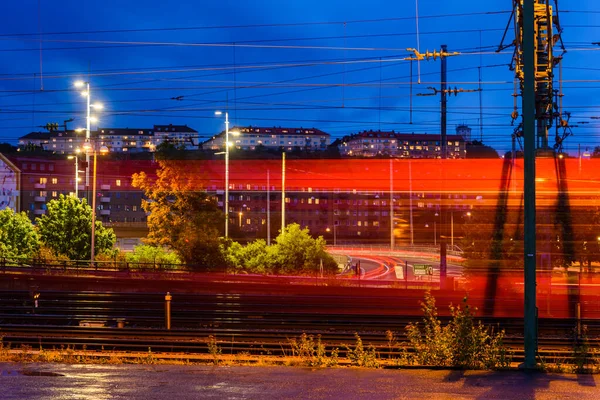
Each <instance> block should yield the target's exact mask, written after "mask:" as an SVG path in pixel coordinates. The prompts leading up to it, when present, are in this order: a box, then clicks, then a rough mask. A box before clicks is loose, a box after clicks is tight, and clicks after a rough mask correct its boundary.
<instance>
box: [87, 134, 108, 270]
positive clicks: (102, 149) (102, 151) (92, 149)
mask: <svg viewBox="0 0 600 400" xmlns="http://www.w3.org/2000/svg"><path fill="white" fill-rule="evenodd" d="M83 148H84V150H85V152H86V154H87V155H89V153H90V152H93V154H94V170H93V176H94V180H93V183H92V244H91V247H92V248H91V262H92V266H93V265H94V261H95V258H96V257H95V256H96V252H95V244H96V160H97V154H98V152H97V151H96V146H92V145H91V143H90V142H89V141H86V142H85V143H84V145H83ZM106 153H108V147H106V146H102V147H100V154H106Z"/></svg>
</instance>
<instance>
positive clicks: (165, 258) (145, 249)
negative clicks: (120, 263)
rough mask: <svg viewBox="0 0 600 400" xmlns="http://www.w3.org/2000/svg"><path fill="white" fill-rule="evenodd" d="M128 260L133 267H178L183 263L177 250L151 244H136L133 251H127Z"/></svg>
mask: <svg viewBox="0 0 600 400" xmlns="http://www.w3.org/2000/svg"><path fill="white" fill-rule="evenodd" d="M126 260H127V262H128V263H130V264H132V265H131V267H133V268H135V267H136V266H138V267H141V268H144V267H146V268H159V269H176V268H177V267H178V266H179V265H181V260H180V259H179V257H178V256H177V254H176V253H175V252H173V251H168V250H165V249H164V248H162V247H155V246H149V245H139V246H135V247H134V249H133V252H132V253H127V255H126Z"/></svg>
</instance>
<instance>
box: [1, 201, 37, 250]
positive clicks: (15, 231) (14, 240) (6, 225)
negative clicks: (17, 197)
mask: <svg viewBox="0 0 600 400" xmlns="http://www.w3.org/2000/svg"><path fill="white" fill-rule="evenodd" d="M39 247H40V238H39V235H38V234H37V232H36V230H35V228H34V226H33V224H32V223H31V220H30V219H29V218H28V217H27V214H25V213H24V212H21V213H15V212H14V211H13V210H12V209H10V208H6V209H4V210H1V211H0V257H2V258H15V257H25V258H28V257H31V256H33V255H35V254H36V253H37V251H38V249H39Z"/></svg>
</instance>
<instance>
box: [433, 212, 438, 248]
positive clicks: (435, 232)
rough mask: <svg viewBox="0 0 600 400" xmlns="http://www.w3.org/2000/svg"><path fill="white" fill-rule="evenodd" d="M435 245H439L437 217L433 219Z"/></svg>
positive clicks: (436, 214)
mask: <svg viewBox="0 0 600 400" xmlns="http://www.w3.org/2000/svg"><path fill="white" fill-rule="evenodd" d="M435 216H436V217H438V216H439V214H438V213H437V212H436V213H435ZM433 245H434V246H437V218H436V219H434V220H433Z"/></svg>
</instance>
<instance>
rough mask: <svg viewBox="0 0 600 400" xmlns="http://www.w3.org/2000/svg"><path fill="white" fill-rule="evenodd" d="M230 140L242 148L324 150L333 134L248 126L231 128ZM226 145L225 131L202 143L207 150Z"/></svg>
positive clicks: (235, 145) (299, 129)
mask: <svg viewBox="0 0 600 400" xmlns="http://www.w3.org/2000/svg"><path fill="white" fill-rule="evenodd" d="M234 132H235V133H234ZM236 133H237V134H236ZM229 141H230V142H231V143H233V147H235V148H237V149H241V150H256V149H257V148H258V147H261V146H262V147H263V148H265V149H281V150H283V151H294V150H305V151H324V150H326V149H327V146H329V145H330V144H331V135H329V134H328V133H325V132H323V131H321V130H320V129H316V128H281V127H258V126H248V127H233V128H231V130H230V131H229ZM224 147H225V132H224V131H223V132H221V133H219V134H218V135H215V136H213V137H212V138H211V139H209V140H207V141H205V142H204V143H202V148H203V149H207V150H214V151H219V150H222V149H223V148H224Z"/></svg>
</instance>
